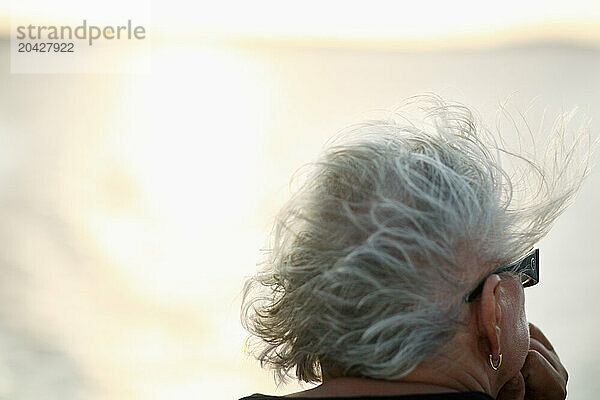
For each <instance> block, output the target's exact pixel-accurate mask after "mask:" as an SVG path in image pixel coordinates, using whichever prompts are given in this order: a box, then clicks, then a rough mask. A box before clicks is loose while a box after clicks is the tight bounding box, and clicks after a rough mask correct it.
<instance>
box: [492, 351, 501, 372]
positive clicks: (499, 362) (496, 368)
mask: <svg viewBox="0 0 600 400" xmlns="http://www.w3.org/2000/svg"><path fill="white" fill-rule="evenodd" d="M490 365H491V366H492V368H493V369H494V371H498V368H500V365H502V353H500V354H498V365H494V360H493V359H492V355H491V354H490Z"/></svg>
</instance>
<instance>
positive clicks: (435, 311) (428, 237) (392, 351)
mask: <svg viewBox="0 0 600 400" xmlns="http://www.w3.org/2000/svg"><path fill="white" fill-rule="evenodd" d="M415 104H417V105H418V106H419V107H421V110H422V111H424V114H425V116H426V118H425V119H424V121H423V123H422V124H421V125H420V126H417V125H416V123H418V121H410V122H409V121H407V120H405V119H404V116H403V115H400V114H393V116H395V118H390V119H383V120H371V121H367V122H364V123H361V124H356V125H352V126H351V127H350V129H348V130H346V131H345V132H343V134H341V135H338V136H337V137H336V138H335V140H333V141H332V142H330V143H329V146H328V147H327V148H326V150H325V151H324V153H323V154H322V156H321V157H320V159H319V160H318V161H316V162H315V163H313V164H312V169H311V172H310V173H309V174H308V175H307V177H306V182H305V183H304V184H303V185H302V186H301V187H300V189H299V190H298V191H297V192H296V193H295V194H294V195H293V197H292V199H291V200H290V201H289V203H288V204H287V205H286V206H285V207H284V209H283V210H282V211H281V213H280V214H279V216H278V218H277V220H276V222H275V226H274V230H273V234H272V238H271V239H272V240H271V243H270V247H269V251H268V253H267V257H266V259H265V262H264V265H263V267H262V268H261V269H260V270H259V272H258V273H257V274H256V275H255V276H254V277H252V278H251V279H249V280H248V282H247V284H246V287H245V292H244V301H243V313H242V315H243V321H244V324H245V326H246V328H247V329H248V330H249V331H250V332H251V333H253V334H254V335H255V336H257V337H259V338H260V339H262V342H263V345H262V347H261V351H260V352H259V354H258V358H259V359H260V360H261V362H262V363H265V364H268V365H270V366H272V367H273V368H274V369H275V371H276V372H277V373H278V374H279V377H280V378H283V377H284V376H285V375H288V374H289V372H290V371H293V370H294V369H295V373H296V376H297V377H298V378H299V379H301V380H304V381H313V382H316V381H320V380H321V379H322V376H321V367H322V369H323V371H325V370H326V371H327V372H326V373H328V374H332V375H342V376H363V377H371V378H377V379H385V380H399V379H401V378H403V377H405V376H407V375H408V374H410V373H411V372H412V371H414V370H415V368H416V367H417V366H419V365H429V366H431V367H432V368H435V365H443V364H444V361H443V360H453V361H454V362H457V363H458V364H457V365H460V363H461V360H462V361H464V362H469V363H478V362H481V365H482V366H483V365H485V366H487V368H491V366H490V360H489V359H488V355H489V354H492V355H493V363H494V364H495V365H497V363H498V362H499V360H498V357H499V354H500V353H501V354H502V356H503V361H502V366H501V369H500V370H499V374H498V376H499V378H498V379H499V380H502V379H505V380H506V379H508V378H509V377H512V376H513V375H514V373H516V372H517V371H518V370H519V368H520V367H521V366H522V365H523V362H524V360H525V356H526V354H527V349H528V345H529V335H528V328H527V320H526V317H525V311H524V293H523V287H522V284H521V279H522V275H521V274H520V272H521V270H519V269H518V268H517V267H515V268H512V269H508V271H503V272H501V273H499V274H491V273H492V272H493V271H495V270H496V269H497V268H498V267H500V266H504V265H507V264H509V263H510V262H513V261H515V260H518V259H520V258H522V257H523V256H525V255H526V254H527V253H528V252H529V251H530V250H531V248H532V247H533V246H534V245H535V244H536V243H537V242H538V241H539V240H540V239H541V238H542V237H544V236H545V235H546V233H547V232H548V231H549V229H550V227H551V225H552V223H553V222H554V220H555V219H556V218H557V217H558V215H559V214H560V213H561V212H562V211H563V210H564V208H565V207H566V206H567V204H568V203H569V201H570V200H572V198H573V196H574V195H575V194H576V192H577V189H578V188H579V185H580V183H581V180H582V179H583V176H584V175H585V173H586V169H585V168H574V170H575V172H574V173H573V174H571V176H570V179H562V181H561V177H560V176H559V174H558V173H557V172H558V171H561V169H562V170H563V171H565V169H566V168H569V167H572V165H571V164H573V162H572V160H573V158H572V156H573V152H574V151H575V150H574V149H572V150H571V152H569V151H566V152H565V153H561V146H562V145H563V144H564V141H559V143H555V147H553V148H552V149H551V154H549V157H550V158H552V159H553V160H554V161H553V163H554V164H553V167H552V168H546V167H545V166H544V164H542V163H540V164H536V163H535V162H534V161H533V160H528V159H527V158H525V157H523V158H521V157H519V156H516V155H512V158H513V159H515V160H518V161H520V162H521V164H518V167H517V174H512V175H511V173H509V172H507V171H506V170H505V169H503V166H502V165H501V162H500V160H501V159H502V158H503V155H506V154H507V153H506V151H505V150H504V149H503V148H501V146H499V145H498V141H494V140H493V135H491V134H490V133H489V132H488V131H485V130H484V128H481V127H480V126H478V124H477V123H476V121H475V119H474V117H473V115H472V113H471V112H470V111H469V109H467V108H466V107H463V106H460V105H455V104H448V103H446V102H444V101H443V100H441V99H440V98H438V97H435V96H424V97H419V98H417V99H416V100H415ZM576 147H577V146H574V148H576ZM567 176H568V175H567V174H566V173H565V175H564V176H563V178H564V177H567ZM526 178H533V179H526ZM536 179H537V180H536ZM531 182H537V183H538V184H537V185H534V186H533V187H521V186H520V184H522V183H525V184H528V183H531ZM521 267H522V265H521ZM480 283H482V285H480ZM476 288H477V289H478V290H477V293H476V294H475V295H473V296H469V294H470V293H471V292H473V291H474V290H475V289H476ZM511 373H512V375H510V374H511Z"/></svg>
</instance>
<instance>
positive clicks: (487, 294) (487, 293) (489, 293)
mask: <svg viewBox="0 0 600 400" xmlns="http://www.w3.org/2000/svg"><path fill="white" fill-rule="evenodd" d="M499 289H500V277H499V276H498V275H496V274H494V275H490V276H489V277H488V278H487V279H486V280H485V283H484V285H483V291H482V293H481V300H480V301H479V304H478V307H479V310H478V312H479V319H478V320H479V327H478V328H479V335H480V337H482V338H484V339H487V342H489V346H490V348H489V351H490V353H491V354H492V355H494V356H496V355H498V354H500V333H501V332H500V321H501V320H502V309H501V308H500V303H499V294H500V290H499Z"/></svg>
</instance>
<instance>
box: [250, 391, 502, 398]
mask: <svg viewBox="0 0 600 400" xmlns="http://www.w3.org/2000/svg"><path fill="white" fill-rule="evenodd" d="M288 399H289V398H288V397H281V396H269V395H265V394H260V393H255V394H253V395H250V396H246V397H242V398H241V399H239V400H288ZM296 399H297V400H328V399H335V400H494V398H493V397H491V396H490V395H488V394H485V393H481V392H468V393H457V392H453V393H435V394H414V395H398V396H349V397H329V398H327V397H318V398H316V397H315V398H312V399H309V398H308V397H297V398H296Z"/></svg>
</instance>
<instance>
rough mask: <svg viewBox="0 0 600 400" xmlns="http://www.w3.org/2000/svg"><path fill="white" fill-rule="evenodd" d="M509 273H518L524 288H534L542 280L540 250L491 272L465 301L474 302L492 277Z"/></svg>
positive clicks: (535, 250) (532, 251)
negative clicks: (486, 281)
mask: <svg viewBox="0 0 600 400" xmlns="http://www.w3.org/2000/svg"><path fill="white" fill-rule="evenodd" d="M509 271H514V272H517V273H518V274H519V275H520V276H521V283H522V284H523V287H529V286H533V285H535V284H536V283H538V282H539V280H540V250H539V249H534V250H531V251H530V252H529V253H527V255H525V257H523V258H520V259H519V260H517V261H515V262H512V263H510V264H508V265H504V266H502V267H499V268H496V269H495V270H493V271H492V272H490V273H489V274H488V275H486V277H485V278H483V280H482V281H481V283H480V284H479V285H477V287H476V288H475V289H473V290H472V291H471V292H469V294H467V295H466V296H465V301H466V302H470V301H473V300H475V299H476V298H477V297H478V296H479V295H480V294H481V292H482V291H483V285H484V283H485V280H486V279H487V278H488V277H489V276H490V275H494V274H500V273H502V272H509Z"/></svg>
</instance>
